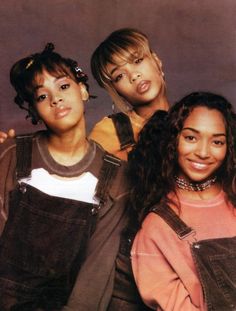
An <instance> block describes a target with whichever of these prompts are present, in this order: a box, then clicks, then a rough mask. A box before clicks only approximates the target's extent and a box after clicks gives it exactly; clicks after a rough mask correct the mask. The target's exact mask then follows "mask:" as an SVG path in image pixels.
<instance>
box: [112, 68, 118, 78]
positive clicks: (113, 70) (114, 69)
mask: <svg viewBox="0 0 236 311" xmlns="http://www.w3.org/2000/svg"><path fill="white" fill-rule="evenodd" d="M117 69H118V66H116V67H114V68H113V69H112V71H111V72H110V76H112V75H113V73H114V72H115V71H116V70H117Z"/></svg>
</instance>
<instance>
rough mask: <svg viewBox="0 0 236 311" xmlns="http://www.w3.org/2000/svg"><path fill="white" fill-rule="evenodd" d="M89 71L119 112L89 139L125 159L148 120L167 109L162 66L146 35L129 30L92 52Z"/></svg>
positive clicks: (118, 33)
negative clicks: (156, 112)
mask: <svg viewBox="0 0 236 311" xmlns="http://www.w3.org/2000/svg"><path fill="white" fill-rule="evenodd" d="M91 69H92V73H93V76H94V78H95V79H96V81H97V82H98V84H99V85H100V86H101V87H103V88H105V89H106V90H107V92H108V93H109V94H110V96H111V98H112V100H113V103H114V105H115V106H116V107H117V108H118V109H119V110H120V111H122V112H120V113H116V114H113V115H111V116H109V117H105V118H104V119H102V120H101V121H100V122H98V123H97V124H96V125H95V127H94V129H93V130H92V132H91V133H90V138H91V139H93V140H95V141H97V142H98V143H100V144H101V145H102V146H103V148H104V149H105V150H107V151H108V152H110V153H112V154H114V155H116V156H117V157H119V158H121V159H123V160H127V157H128V152H129V151H130V150H131V149H132V147H133V145H134V144H135V142H136V141H137V139H138V134H139V132H140V130H141V129H142V127H143V126H144V124H145V123H146V121H147V119H149V118H150V116H151V115H152V114H153V113H154V111H156V110H159V109H160V110H168V108H169V104H168V100H167V97H166V86H165V81H164V73H163V71H162V63H161V61H160V59H159V58H158V56H157V55H156V53H154V52H153V51H152V49H151V47H150V43H149V41H148V38H147V36H146V35H145V34H143V33H142V32H141V31H138V30H135V29H132V28H123V29H119V30H117V31H114V32H113V33H111V34H110V35H109V36H108V37H107V38H106V39H105V40H104V41H103V42H102V43H101V44H100V45H99V46H98V47H97V49H96V50H95V51H94V53H93V55H92V58H91Z"/></svg>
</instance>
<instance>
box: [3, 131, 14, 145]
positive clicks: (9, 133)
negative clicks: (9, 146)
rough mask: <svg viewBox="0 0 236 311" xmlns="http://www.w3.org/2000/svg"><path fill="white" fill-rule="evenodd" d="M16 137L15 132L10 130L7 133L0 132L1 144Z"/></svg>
mask: <svg viewBox="0 0 236 311" xmlns="http://www.w3.org/2000/svg"><path fill="white" fill-rule="evenodd" d="M15 136H16V133H15V130H13V129H10V130H9V131H8V132H7V133H5V132H2V131H0V143H3V142H4V141H5V140H6V139H7V138H9V137H11V138H14V137H15Z"/></svg>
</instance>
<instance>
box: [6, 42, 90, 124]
mask: <svg viewBox="0 0 236 311" xmlns="http://www.w3.org/2000/svg"><path fill="white" fill-rule="evenodd" d="M43 70H46V71H48V72H49V73H51V74H54V75H55V74H61V73H64V74H66V75H68V76H70V77H71V78H72V79H74V81H76V82H82V83H84V84H85V85H86V87H87V89H88V84H87V80H88V77H87V75H86V74H85V73H84V72H83V71H82V70H81V68H79V67H78V64H77V62H76V61H75V60H73V59H70V58H64V57H62V56H61V55H60V54H58V53H56V52H54V45H53V44H52V43H47V45H46V46H45V48H44V50H43V51H42V52H40V53H35V54H32V55H30V56H28V57H25V58H23V59H20V60H19V61H17V62H16V63H15V64H14V65H13V66H12V68H11V70H10V81H11V84H12V86H13V87H14V88H15V90H16V92H17V95H16V97H15V103H16V104H17V105H18V106H19V107H20V108H21V109H24V110H26V111H27V112H28V115H27V118H28V117H30V118H31V122H32V124H37V123H38V121H39V117H38V115H37V112H36V110H35V109H34V105H33V104H34V93H35V83H36V81H35V78H36V76H37V75H38V74H41V73H42V71H43ZM25 102H26V103H27V104H28V105H26V106H25V105H24V103H25Z"/></svg>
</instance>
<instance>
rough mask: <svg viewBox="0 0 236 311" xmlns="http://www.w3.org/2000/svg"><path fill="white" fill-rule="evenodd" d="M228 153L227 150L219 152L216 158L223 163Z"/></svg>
mask: <svg viewBox="0 0 236 311" xmlns="http://www.w3.org/2000/svg"><path fill="white" fill-rule="evenodd" d="M226 152H227V148H224V149H222V150H219V152H217V154H216V155H215V157H216V158H217V159H218V161H221V162H223V161H224V159H225V157H226Z"/></svg>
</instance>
